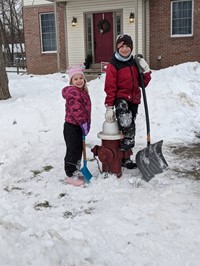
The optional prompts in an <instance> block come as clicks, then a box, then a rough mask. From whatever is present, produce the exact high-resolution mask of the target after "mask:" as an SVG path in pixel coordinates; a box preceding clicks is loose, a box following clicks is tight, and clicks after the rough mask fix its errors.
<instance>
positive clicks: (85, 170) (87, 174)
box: [81, 135, 92, 183]
mask: <svg viewBox="0 0 200 266" xmlns="http://www.w3.org/2000/svg"><path fill="white" fill-rule="evenodd" d="M81 173H82V174H83V176H84V179H85V181H86V182H87V183H89V182H90V179H91V178H92V174H91V173H90V171H89V170H88V168H87V159H86V145H85V135H83V167H82V168H81Z"/></svg>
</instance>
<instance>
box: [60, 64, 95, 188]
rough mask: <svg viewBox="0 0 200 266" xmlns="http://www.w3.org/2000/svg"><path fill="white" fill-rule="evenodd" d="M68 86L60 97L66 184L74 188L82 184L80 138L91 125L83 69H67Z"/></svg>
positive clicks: (89, 106)
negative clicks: (62, 100) (62, 117)
mask: <svg viewBox="0 0 200 266" xmlns="http://www.w3.org/2000/svg"><path fill="white" fill-rule="evenodd" d="M67 73H68V75H69V79H70V82H69V84H70V85H69V86H66V87H64V88H63V90H62V96H63V98H64V99H65V100H66V104H65V123H64V131H63V134H64V139H65V143H66V155H65V158H64V163H65V173H66V175H67V178H66V182H67V183H68V184H72V185H75V186H81V185H83V184H84V178H83V175H82V174H81V171H80V166H81V157H82V150H83V145H82V137H83V135H85V136H86V135H87V134H88V133H89V130H90V123H91V101H90V96H89V93H88V89H87V85H86V79H85V77H84V73H83V68H82V67H81V66H80V65H78V66H73V67H70V68H68V71H67Z"/></svg>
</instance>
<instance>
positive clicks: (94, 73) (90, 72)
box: [84, 68, 102, 82]
mask: <svg viewBox="0 0 200 266" xmlns="http://www.w3.org/2000/svg"><path fill="white" fill-rule="evenodd" d="M101 74H102V72H101V69H97V68H96V69H93V68H89V69H85V71H84V75H85V78H86V80H87V81H88V82H89V81H90V80H94V79H96V78H98V77H99V76H100V75H101Z"/></svg>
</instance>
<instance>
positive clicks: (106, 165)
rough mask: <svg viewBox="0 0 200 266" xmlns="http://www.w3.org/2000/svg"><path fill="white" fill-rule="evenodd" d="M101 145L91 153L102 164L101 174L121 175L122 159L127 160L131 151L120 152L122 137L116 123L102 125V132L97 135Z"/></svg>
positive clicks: (95, 147) (96, 146)
mask: <svg viewBox="0 0 200 266" xmlns="http://www.w3.org/2000/svg"><path fill="white" fill-rule="evenodd" d="M97 137H98V138H99V139H101V140H102V145H101V146H98V145H95V146H94V147H93V148H92V149H91V151H92V152H93V154H94V156H98V158H99V160H100V161H101V162H102V172H104V173H111V174H115V175H116V176H117V177H120V176H121V175H122V159H128V158H130V156H131V155H132V154H133V153H132V151H131V150H128V151H122V150H120V142H121V139H122V135H121V134H120V132H119V129H118V124H117V121H114V122H112V123H108V122H107V121H105V122H104V123H103V127H102V131H101V132H99V133H98V134H97Z"/></svg>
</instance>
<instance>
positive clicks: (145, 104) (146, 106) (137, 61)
mask: <svg viewBox="0 0 200 266" xmlns="http://www.w3.org/2000/svg"><path fill="white" fill-rule="evenodd" d="M138 58H143V56H142V55H141V54H137V55H135V62H136V65H137V68H138V71H139V74H140V81H141V86H142V95H143V100H144V109H145V116H146V126H147V146H149V145H150V144H151V136H150V123H149V111H148V104H147V97H146V92H145V86H144V77H143V69H142V67H141V66H140V63H139V60H138Z"/></svg>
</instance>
